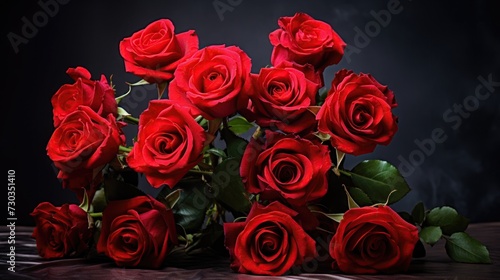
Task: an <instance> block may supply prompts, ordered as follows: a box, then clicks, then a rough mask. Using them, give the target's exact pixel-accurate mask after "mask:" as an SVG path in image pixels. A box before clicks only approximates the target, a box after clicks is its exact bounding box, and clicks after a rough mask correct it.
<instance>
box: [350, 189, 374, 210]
mask: <svg viewBox="0 0 500 280" xmlns="http://www.w3.org/2000/svg"><path fill="white" fill-rule="evenodd" d="M349 194H350V195H351V197H352V198H353V199H354V200H355V201H356V204H358V205H359V206H370V205H373V204H374V203H373V201H371V199H370V198H369V197H368V195H367V194H366V193H365V192H364V191H363V190H362V189H360V188H356V187H351V188H349Z"/></svg>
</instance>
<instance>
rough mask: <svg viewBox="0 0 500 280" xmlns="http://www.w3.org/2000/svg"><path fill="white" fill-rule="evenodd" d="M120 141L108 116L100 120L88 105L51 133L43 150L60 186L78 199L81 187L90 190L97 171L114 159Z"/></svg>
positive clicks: (118, 127) (117, 127)
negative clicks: (74, 192) (71, 192)
mask: <svg viewBox="0 0 500 280" xmlns="http://www.w3.org/2000/svg"><path fill="white" fill-rule="evenodd" d="M124 142H125V137H124V134H123V132H122V130H121V125H120V124H119V123H117V121H116V119H115V117H114V116H113V115H112V114H108V116H107V117H106V118H104V117H102V116H100V115H99V114H98V113H96V112H95V111H94V110H93V109H92V108H90V107H88V106H79V107H78V108H77V109H76V110H75V111H73V112H72V113H70V114H68V115H67V116H66V117H65V118H64V119H63V120H62V122H61V123H60V124H59V126H58V127H57V128H56V129H55V130H54V132H53V133H52V136H51V137H50V139H49V142H48V143H47V148H46V149H47V155H48V156H49V158H50V159H51V160H52V161H53V162H54V165H55V166H56V167H57V168H58V169H59V170H60V172H59V175H58V177H59V178H61V179H63V186H64V187H68V188H70V189H72V190H74V191H76V192H77V193H78V195H79V197H80V198H81V197H82V194H83V193H82V189H81V188H86V189H89V190H90V189H92V184H93V185H95V184H96V183H97V182H96V181H98V180H99V174H98V173H99V171H100V170H101V169H102V168H103V166H104V165H105V164H107V163H109V162H110V161H112V160H113V159H114V158H115V157H116V155H117V153H118V148H119V146H120V145H123V144H124ZM89 184H91V185H89ZM90 198H92V197H90Z"/></svg>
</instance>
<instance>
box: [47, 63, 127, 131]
mask: <svg viewBox="0 0 500 280" xmlns="http://www.w3.org/2000/svg"><path fill="white" fill-rule="evenodd" d="M66 73H67V74H68V75H70V76H71V78H73V80H75V83H73V84H65V85H63V86H61V87H60V88H59V90H58V91H57V92H56V93H55V94H54V95H53V96H52V99H51V103H52V107H53V110H52V112H53V118H54V126H55V127H57V126H59V124H60V123H61V121H62V120H63V119H64V118H65V117H66V116H67V115H69V114H70V113H72V112H74V111H75V110H76V109H77V108H78V106H81V105H84V106H88V107H90V108H92V110H94V111H95V112H96V113H97V114H99V115H101V116H102V117H107V116H108V115H109V114H113V116H115V117H116V115H117V108H118V106H117V104H116V100H115V91H114V90H113V88H112V87H111V86H110V85H109V84H108V81H107V80H106V77H105V76H104V75H101V80H99V81H93V80H90V78H91V75H90V72H89V71H88V70H87V69H85V68H83V67H76V68H69V69H68V70H67V71H66Z"/></svg>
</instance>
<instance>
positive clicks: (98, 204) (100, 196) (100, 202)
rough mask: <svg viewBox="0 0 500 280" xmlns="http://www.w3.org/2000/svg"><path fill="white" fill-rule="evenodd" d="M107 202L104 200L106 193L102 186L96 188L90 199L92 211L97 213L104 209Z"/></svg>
mask: <svg viewBox="0 0 500 280" xmlns="http://www.w3.org/2000/svg"><path fill="white" fill-rule="evenodd" d="M106 205H107V202H106V194H105V193H104V188H100V189H98V190H97V191H96V192H95V194H94V198H93V199H92V207H91V208H92V212H95V213H98V212H102V211H104V208H106Z"/></svg>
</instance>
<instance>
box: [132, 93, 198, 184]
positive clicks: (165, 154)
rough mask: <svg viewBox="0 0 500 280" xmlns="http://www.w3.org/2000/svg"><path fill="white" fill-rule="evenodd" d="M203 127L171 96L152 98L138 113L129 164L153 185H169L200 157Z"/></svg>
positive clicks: (175, 182)
mask: <svg viewBox="0 0 500 280" xmlns="http://www.w3.org/2000/svg"><path fill="white" fill-rule="evenodd" d="M205 139H206V138H205V131H204V130H203V128H202V127H201V126H200V125H199V124H198V123H197V122H196V121H195V120H194V119H193V116H192V114H191V113H190V108H188V107H183V106H180V105H178V104H176V103H175V102H174V101H172V100H167V99H162V100H153V101H151V102H150V103H149V107H148V108H147V109H146V110H145V111H144V112H142V114H141V115H140V116H139V131H138V133H137V141H136V142H135V143H134V147H133V149H132V151H131V152H130V153H129V155H128V157H127V163H128V165H129V166H130V168H132V169H134V170H135V171H137V172H139V173H143V174H145V175H146V179H147V180H148V182H149V183H150V184H151V185H152V186H153V187H155V188H159V187H160V186H162V185H163V184H166V185H168V186H169V187H170V188H173V187H174V186H175V184H177V182H178V181H179V180H180V179H182V177H183V176H184V175H185V174H186V173H187V172H188V171H189V169H191V168H193V167H194V166H195V165H197V164H198V163H199V162H200V161H201V160H202V159H203V156H202V151H203V147H204V144H205Z"/></svg>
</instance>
